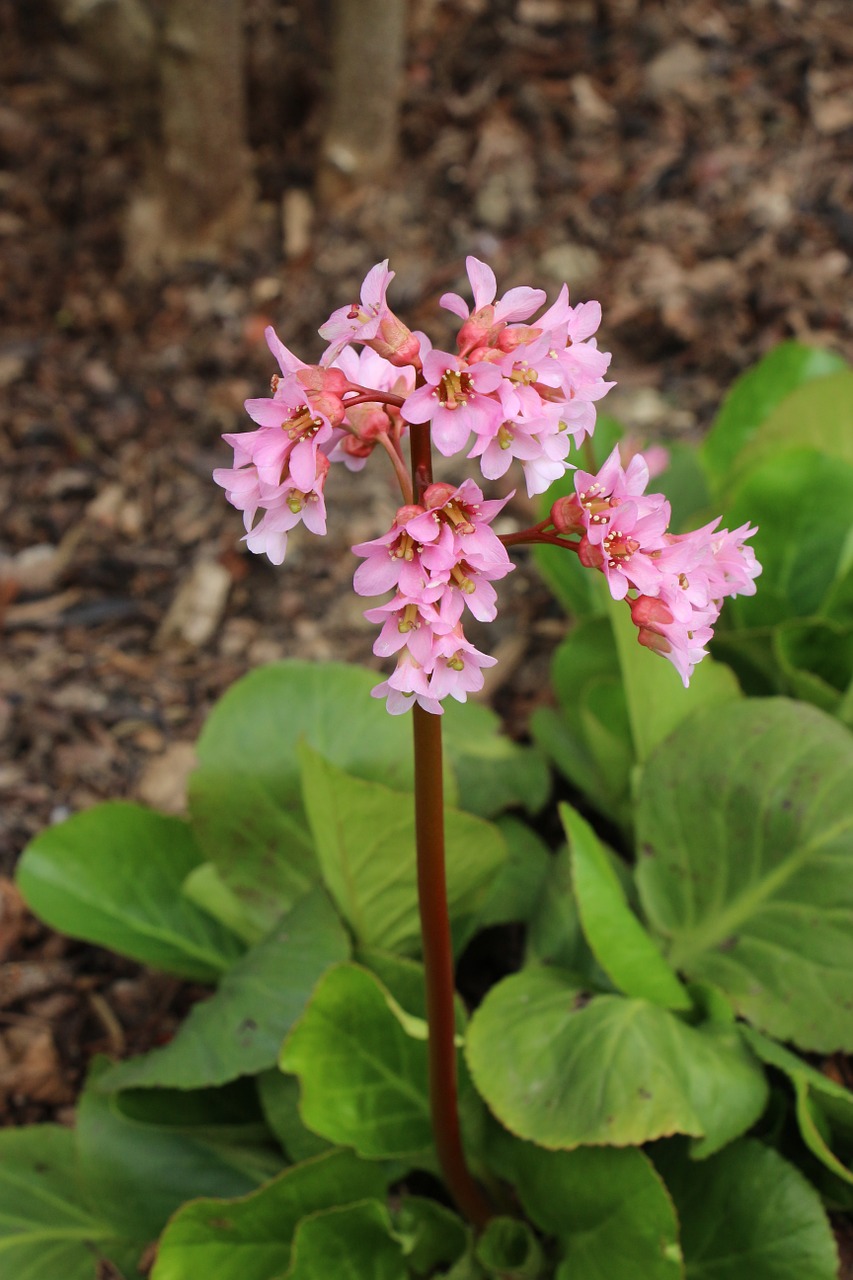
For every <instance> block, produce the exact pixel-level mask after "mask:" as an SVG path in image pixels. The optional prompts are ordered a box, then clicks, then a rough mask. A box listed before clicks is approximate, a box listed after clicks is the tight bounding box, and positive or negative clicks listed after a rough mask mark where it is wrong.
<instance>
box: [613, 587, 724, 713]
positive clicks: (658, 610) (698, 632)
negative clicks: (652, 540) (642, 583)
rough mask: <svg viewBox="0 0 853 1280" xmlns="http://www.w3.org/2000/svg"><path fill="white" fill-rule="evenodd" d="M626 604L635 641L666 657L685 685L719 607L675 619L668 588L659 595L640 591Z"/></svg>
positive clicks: (673, 601) (702, 651)
mask: <svg viewBox="0 0 853 1280" xmlns="http://www.w3.org/2000/svg"><path fill="white" fill-rule="evenodd" d="M630 607H631V618H632V620H633V622H634V623H635V624H636V626H637V628H638V633H637V640H638V641H639V643H640V644H642V645H644V646H645V647H646V648H647V649H651V650H652V652H653V653H659V654H660V655H661V656H662V657H664V658H667V659H668V660H669V661H670V662H671V663H672V664H673V666H674V667H675V669H676V670H677V671H678V673H679V675H680V676H681V679H682V682H683V684H684V687H685V689H686V688H687V686H688V684H689V683H690V677H691V676H692V675H693V670H694V668H695V666H696V664H697V663H698V662H701V660H702V659H703V658H704V657H705V656H706V655H707V653H708V650H707V649H706V648H705V645H706V644H707V643H708V641H709V640H710V639H711V636H712V634H713V632H712V628H713V624H714V622H715V621H716V619H717V616H718V612H719V611H715V610H707V611H705V612H704V613H699V612H696V613H695V614H693V615H692V617H690V618H689V620H687V621H679V620H678V619H677V618H676V616H675V613H676V611H677V609H678V603H677V598H676V596H675V595H674V594H673V592H672V589H669V590H664V591H663V592H662V594H661V596H660V597H649V596H643V595H640V596H638V597H637V598H636V599H635V600H631V601H630Z"/></svg>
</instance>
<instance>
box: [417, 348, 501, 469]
mask: <svg viewBox="0 0 853 1280" xmlns="http://www.w3.org/2000/svg"><path fill="white" fill-rule="evenodd" d="M423 372H424V379H425V385H424V386H422V387H418V389H417V390H416V391H413V392H412V394H411V395H410V396H409V397H408V398H407V399H406V402H405V404H404V405H403V408H402V414H403V417H404V418H405V419H406V421H407V422H430V423H431V424H432V439H433V442H434V444H435V447H436V449H438V451H439V453H443V454H444V456H445V457H446V458H449V457H452V456H453V454H454V453H458V452H459V450H460V449H463V448H464V447H465V445H466V444H467V443H468V438H469V436H470V434H471V432H472V431H477V432H485V433H487V434H488V433H489V432H490V431H491V429H492V428H494V429H495V430H496V429H497V425H498V423H499V422H500V420H501V418H502V417H503V411H502V409H501V404H500V401H499V400H496V399H494V397H492V395H491V394H490V393H491V392H493V391H495V390H496V389H497V387H498V386H499V385H500V382H501V373H500V370H499V369H497V368H496V367H495V366H494V365H492V364H485V363H482V362H481V363H479V364H472V365H468V364H467V363H466V361H464V360H462V359H461V358H460V357H459V356H452V355H450V354H449V352H447V351H435V350H433V351H430V352H429V354H428V355H427V357H426V359H425V360H424V370H423Z"/></svg>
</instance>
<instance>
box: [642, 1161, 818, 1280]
mask: <svg viewBox="0 0 853 1280" xmlns="http://www.w3.org/2000/svg"><path fill="white" fill-rule="evenodd" d="M653 1154H654V1160H655V1164H656V1165H657V1166H658V1168H659V1170H660V1172H661V1173H662V1174H663V1177H664V1181H665V1182H666V1185H667V1187H668V1188H669V1190H670V1193H671V1194H672V1198H673V1199H674V1201H675V1207H676V1209H677V1210H678V1217H679V1219H680V1221H681V1244H682V1248H683V1249H684V1260H685V1262H686V1264H687V1280H835V1277H836V1276H837V1275H838V1270H837V1267H838V1259H837V1256H836V1251H835V1243H834V1241H833V1238H832V1232H831V1230H830V1227H829V1223H828V1222H827V1220H826V1215H825V1214H824V1212H823V1209H822V1208H821V1203H820V1199H819V1197H818V1194H817V1192H816V1191H815V1189H814V1187H812V1186H810V1185H809V1183H808V1182H806V1180H805V1178H804V1177H803V1175H802V1174H801V1173H799V1172H798V1171H797V1170H796V1169H794V1168H793V1166H791V1165H789V1164H788V1163H787V1161H785V1160H783V1159H782V1157H781V1156H780V1155H779V1154H778V1153H777V1152H776V1151H773V1150H771V1149H770V1148H769V1147H765V1146H762V1144H761V1143H760V1142H754V1141H743V1142H738V1143H736V1144H735V1145H734V1146H732V1147H729V1148H728V1150H726V1151H721V1152H720V1153H719V1154H718V1155H716V1156H714V1158H713V1159H711V1160H707V1161H702V1162H701V1163H698V1164H697V1163H696V1162H695V1161H692V1160H690V1159H688V1157H687V1154H686V1152H685V1151H684V1150H683V1148H682V1147H680V1145H679V1144H676V1143H672V1144H667V1146H666V1147H664V1148H661V1149H655V1150H654V1153H653Z"/></svg>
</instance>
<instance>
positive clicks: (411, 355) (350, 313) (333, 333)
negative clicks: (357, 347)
mask: <svg viewBox="0 0 853 1280" xmlns="http://www.w3.org/2000/svg"><path fill="white" fill-rule="evenodd" d="M393 279H394V272H393V271H389V270H388V259H387V258H386V259H385V261H384V262H378V263H377V264H376V266H375V267H371V269H370V271H368V273H367V275H366V276H365V277H364V282H363V284H362V286H361V302H360V304H359V303H358V302H354V303H352V305H351V306H349V307H338V309H337V311H333V312H332V314H331V315H330V316H329V319H328V320H327V321H326V323H325V324H323V325H321V326H320V330H319V332H320V337H321V338H325V339H326V341H327V342H329V343H331V346H330V347H329V348H328V349H327V351H326V352H325V354H324V355H323V359H322V362H321V363H323V364H331V362H332V361H333V360H334V359H335V358H336V357H337V356H338V355H339V354H340V352H341V351H342V350H343V349H344V347H345V346H347V344H348V343H350V342H364V343H366V344H367V345H368V346H370V347H372V348H373V350H374V351H376V352H377V353H378V354H379V355H381V356H384V358H385V359H386V360H389V361H390V362H391V364H394V365H400V366H402V365H414V366H415V367H416V368H417V367H418V366H419V365H420V343H419V342H418V339H417V337H416V336H415V334H413V333H412V331H411V330H410V329H409V328H407V326H406V325H404V324H403V322H402V321H401V320H399V319H398V318H397V316H395V315H394V312H393V311H392V310H391V308H390V307H389V306H388V303H387V302H386V300H385V294H386V293H387V291H388V286H389V284H390V283H391V281H392V280H393Z"/></svg>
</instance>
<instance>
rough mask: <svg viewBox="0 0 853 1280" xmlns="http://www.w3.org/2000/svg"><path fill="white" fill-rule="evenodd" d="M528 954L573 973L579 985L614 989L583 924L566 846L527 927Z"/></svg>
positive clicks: (556, 859)
mask: <svg viewBox="0 0 853 1280" xmlns="http://www.w3.org/2000/svg"><path fill="white" fill-rule="evenodd" d="M526 954H527V962H528V963H533V964H537V963H538V964H553V965H557V966H559V967H560V968H561V969H563V970H565V971H566V972H568V973H571V974H572V975H573V978H574V979H575V980H576V984H577V986H578V988H583V989H584V990H586V989H589V988H592V989H593V990H608V991H609V990H611V989H612V984H611V982H610V979H609V978H608V977H607V975H606V974H605V973H604V971H603V970H602V969H601V968H600V966H599V965H598V963H597V961H596V959H595V957H594V956H593V954H592V952H591V951H590V948H589V943H588V942H587V940H586V938H585V937H584V933H583V929H582V928H581V923H580V915H579V914H578V907H577V901H576V899H575V894H574V889H573V888H572V867H571V859H570V857H569V851H568V849H566V848H563V849H560V850H558V851H557V853H556V854H555V855H554V857H553V859H552V861H551V865H550V867H549V869H548V876H547V878H546V880H545V883H544V884H543V886H542V891H541V893H540V895H539V900H538V901H537V903H536V907H535V909H534V911H533V915H532V917H531V919H530V925H529V927H528V930H527V953H526ZM599 979H601V981H599Z"/></svg>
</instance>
